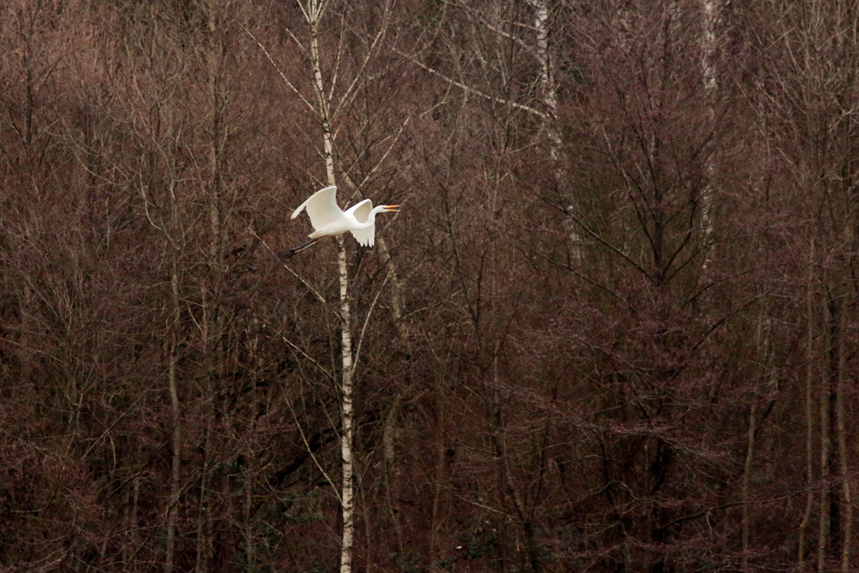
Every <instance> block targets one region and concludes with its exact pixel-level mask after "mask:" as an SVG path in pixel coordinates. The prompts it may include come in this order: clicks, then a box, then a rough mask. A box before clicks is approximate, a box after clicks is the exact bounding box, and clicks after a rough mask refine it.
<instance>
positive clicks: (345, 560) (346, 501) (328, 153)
mask: <svg viewBox="0 0 859 573" xmlns="http://www.w3.org/2000/svg"><path fill="white" fill-rule="evenodd" d="M323 8H324V3H322V2H319V1H317V0H309V2H308V5H307V12H306V14H307V17H308V19H309V22H308V24H309V25H310V59H311V65H312V67H313V77H314V83H315V90H316V96H317V101H318V105H317V109H316V112H317V113H318V114H319V119H320V122H321V124H322V141H323V145H324V148H325V172H326V176H327V178H328V185H336V184H337V183H336V179H335V176H334V142H333V136H332V134H331V123H330V116H329V107H328V100H327V99H326V95H325V85H324V82H323V79H322V66H321V62H320V56H319V17H320V16H321V14H322V10H323ZM337 263H338V270H339V274H340V319H341V326H340V333H341V353H342V360H343V373H342V376H343V378H342V381H341V394H342V403H341V409H342V411H341V424H342V428H341V432H342V435H341V438H340V451H341V457H342V464H343V484H342V491H341V494H340V500H341V501H340V503H341V505H342V511H343V535H342V539H341V546H340V573H351V571H352V547H353V544H354V536H355V520H354V485H353V469H352V468H353V460H352V430H353V413H352V335H351V332H350V326H349V325H350V323H351V313H350V311H349V273H348V266H347V262H346V246H345V240H344V237H343V235H340V236H338V237H337Z"/></svg>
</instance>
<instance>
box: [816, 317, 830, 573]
mask: <svg viewBox="0 0 859 573" xmlns="http://www.w3.org/2000/svg"><path fill="white" fill-rule="evenodd" d="M823 308H824V324H826V325H829V324H830V322H831V320H832V318H831V317H830V312H829V306H828V304H827V303H826V301H824V304H823ZM825 330H826V333H827V337H826V344H825V348H826V349H827V351H829V349H830V346H831V345H832V336H831V332H830V328H829V326H827V328H826V329H825ZM826 370H828V369H825V370H824V372H825V373H824V376H823V380H821V387H820V483H821V487H820V520H819V521H818V537H817V570H818V572H819V573H824V571H826V551H827V546H828V541H829V532H830V525H831V524H830V517H831V516H830V500H829V489H830V487H829V477H830V471H829V447H830V443H829V417H830V411H829V410H830V408H829V393H830V392H829V387H830V383H829V380H828V378H829V373H828V372H826Z"/></svg>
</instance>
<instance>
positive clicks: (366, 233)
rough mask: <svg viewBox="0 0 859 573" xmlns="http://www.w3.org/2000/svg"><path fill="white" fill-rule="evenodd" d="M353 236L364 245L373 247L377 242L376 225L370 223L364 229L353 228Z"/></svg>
mask: <svg viewBox="0 0 859 573" xmlns="http://www.w3.org/2000/svg"><path fill="white" fill-rule="evenodd" d="M352 236H353V237H355V240H356V241H358V244H359V245H361V246H362V247H372V246H373V245H375V244H376V225H370V226H369V227H364V228H363V229H353V230H352Z"/></svg>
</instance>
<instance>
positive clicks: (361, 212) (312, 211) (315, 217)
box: [287, 185, 400, 256]
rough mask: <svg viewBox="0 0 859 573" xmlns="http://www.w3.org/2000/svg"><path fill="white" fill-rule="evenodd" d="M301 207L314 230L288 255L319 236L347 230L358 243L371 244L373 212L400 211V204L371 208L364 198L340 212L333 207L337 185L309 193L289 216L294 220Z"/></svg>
mask: <svg viewBox="0 0 859 573" xmlns="http://www.w3.org/2000/svg"><path fill="white" fill-rule="evenodd" d="M304 210H307V214H308V215H309V216H310V224H311V225H313V229H314V231H313V232H312V233H310V235H309V237H310V239H311V240H310V242H309V243H305V244H304V245H302V246H300V247H296V248H295V249H293V250H292V251H289V252H288V253H287V254H288V255H290V256H291V255H293V254H295V253H297V252H298V251H300V250H304V249H305V248H307V247H310V246H311V245H313V244H315V243H316V242H317V241H319V240H320V239H322V238H323V237H334V236H336V235H342V234H343V233H345V232H347V231H349V232H351V233H352V235H353V236H354V237H355V240H357V241H358V243H359V244H361V245H363V246H365V247H372V246H373V245H374V244H375V243H376V215H377V214H379V213H384V212H394V213H395V212H397V211H399V210H400V206H399V205H379V206H378V207H375V208H374V207H373V202H372V201H370V200H369V199H364V200H363V201H361V202H360V203H357V204H355V205H353V206H352V207H351V208H349V209H348V210H347V211H343V210H341V209H340V207H338V206H337V187H336V186H335V185H331V186H330V187H326V188H325V189H321V190H319V191H317V192H316V193H314V194H313V195H311V196H310V198H309V199H308V200H307V201H305V202H304V203H302V204H301V205H299V206H298V209H296V210H295V211H293V213H292V217H291V218H292V219H295V218H296V217H298V216H299V215H300V214H301V212H302V211H304Z"/></svg>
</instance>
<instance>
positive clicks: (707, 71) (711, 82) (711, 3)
mask: <svg viewBox="0 0 859 573" xmlns="http://www.w3.org/2000/svg"><path fill="white" fill-rule="evenodd" d="M719 1H720V0H702V5H701V7H702V12H703V14H702V25H703V29H702V31H701V32H702V33H701V75H702V76H703V82H704V92H705V95H706V97H707V119H708V125H709V127H710V129H715V126H716V109H715V105H714V102H715V98H716V87H717V86H718V80H717V73H716V47H717V44H716V22H718V21H719ZM704 170H705V175H706V183H705V184H704V188H703V189H702V190H701V199H700V204H701V239H702V243H703V244H705V245H706V244H707V243H708V242H709V240H710V236H711V235H712V233H713V183H712V181H713V178H714V177H715V175H716V164H715V162H714V161H713V159H712V157H708V158H707V160H706V163H705V165H704ZM707 252H708V253H709V250H708V251H707ZM709 263H710V256H709V254H706V255H705V256H704V262H703V264H702V268H703V270H704V272H705V273H706V271H707V268H708V266H709Z"/></svg>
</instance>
